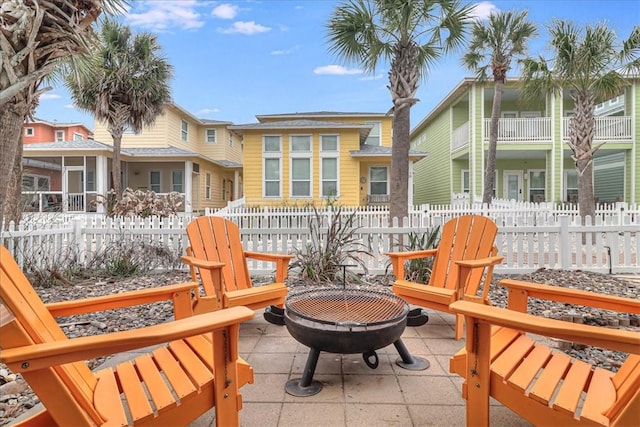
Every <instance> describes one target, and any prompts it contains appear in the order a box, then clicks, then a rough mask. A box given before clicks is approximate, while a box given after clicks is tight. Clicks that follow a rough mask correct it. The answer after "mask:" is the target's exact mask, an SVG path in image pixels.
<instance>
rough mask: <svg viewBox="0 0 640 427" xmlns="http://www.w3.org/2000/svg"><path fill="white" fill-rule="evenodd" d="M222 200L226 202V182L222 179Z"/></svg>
mask: <svg viewBox="0 0 640 427" xmlns="http://www.w3.org/2000/svg"><path fill="white" fill-rule="evenodd" d="M222 200H227V180H226V179H224V178H222Z"/></svg>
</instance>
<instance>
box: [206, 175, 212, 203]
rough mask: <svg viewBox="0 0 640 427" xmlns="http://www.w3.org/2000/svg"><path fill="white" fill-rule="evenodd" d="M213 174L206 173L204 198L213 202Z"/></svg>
mask: <svg viewBox="0 0 640 427" xmlns="http://www.w3.org/2000/svg"><path fill="white" fill-rule="evenodd" d="M211 182H212V176H211V172H205V173H204V198H205V200H211Z"/></svg>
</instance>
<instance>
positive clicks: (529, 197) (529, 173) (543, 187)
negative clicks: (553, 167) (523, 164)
mask: <svg viewBox="0 0 640 427" xmlns="http://www.w3.org/2000/svg"><path fill="white" fill-rule="evenodd" d="M526 172H527V174H526V175H525V176H526V178H525V180H526V181H527V182H526V184H527V200H531V198H532V197H531V190H540V188H533V187H531V174H532V173H535V172H544V184H543V186H542V191H544V197H545V199H546V197H547V171H546V170H545V169H528V170H527V171H526Z"/></svg>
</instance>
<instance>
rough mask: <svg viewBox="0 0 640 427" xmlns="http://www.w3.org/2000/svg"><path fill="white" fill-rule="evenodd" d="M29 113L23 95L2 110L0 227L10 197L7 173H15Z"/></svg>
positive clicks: (0, 116)
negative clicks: (14, 167) (15, 165)
mask: <svg viewBox="0 0 640 427" xmlns="http://www.w3.org/2000/svg"><path fill="white" fill-rule="evenodd" d="M28 112H29V103H28V102H27V101H26V98H25V97H24V96H23V95H22V94H18V95H16V96H15V97H14V98H13V100H12V101H10V102H7V103H5V104H3V105H2V108H0V129H2V132H0V171H2V173H0V225H1V224H2V220H3V217H4V211H5V205H6V203H7V197H8V188H9V180H10V176H9V175H8V174H7V171H13V166H14V164H15V157H16V152H17V150H18V144H19V141H20V134H21V132H22V123H23V122H24V118H25V117H26V116H27V113H28Z"/></svg>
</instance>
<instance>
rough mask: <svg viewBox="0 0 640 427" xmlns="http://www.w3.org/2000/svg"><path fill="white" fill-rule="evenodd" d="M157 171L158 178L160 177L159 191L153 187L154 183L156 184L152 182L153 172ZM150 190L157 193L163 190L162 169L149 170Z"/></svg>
mask: <svg viewBox="0 0 640 427" xmlns="http://www.w3.org/2000/svg"><path fill="white" fill-rule="evenodd" d="M156 172H157V173H158V178H160V179H159V182H158V186H159V187H160V188H159V189H158V191H156V190H154V189H153V185H154V184H153V183H152V182H151V174H153V173H156ZM149 190H151V191H154V192H155V193H161V192H162V171H160V170H159V169H152V170H150V171H149Z"/></svg>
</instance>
